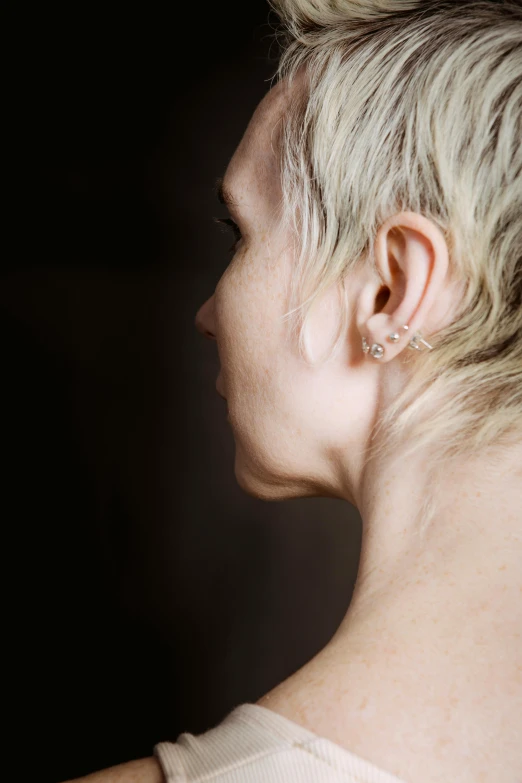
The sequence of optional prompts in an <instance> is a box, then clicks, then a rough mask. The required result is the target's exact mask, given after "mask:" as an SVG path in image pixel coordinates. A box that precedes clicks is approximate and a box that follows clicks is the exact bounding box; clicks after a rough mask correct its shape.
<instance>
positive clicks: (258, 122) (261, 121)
mask: <svg viewBox="0 0 522 783" xmlns="http://www.w3.org/2000/svg"><path fill="white" fill-rule="evenodd" d="M287 103H288V87H287V86H286V85H285V84H284V82H280V83H279V84H277V85H276V86H275V87H273V88H272V89H271V90H270V92H269V93H268V94H267V95H266V96H265V97H264V98H263V100H262V101H261V103H260V104H259V105H258V107H257V108H256V110H255V112H254V114H253V116H252V119H251V120H250V122H249V124H248V127H247V129H246V131H245V134H244V136H243V138H242V139H241V142H240V144H239V146H238V147H237V149H236V151H235V153H234V155H233V157H232V160H231V161H230V163H229V165H228V168H227V171H226V174H225V177H224V186H225V188H226V190H227V191H229V192H231V194H232V195H233V197H234V200H235V201H236V203H237V204H238V206H239V207H241V206H242V205H245V204H247V205H248V202H249V200H250V198H249V197H254V198H259V197H260V196H264V197H265V198H267V197H269V196H272V197H274V196H276V195H277V193H279V192H280V186H279V139H280V130H281V125H282V119H283V114H284V110H285V107H286V106H287Z"/></svg>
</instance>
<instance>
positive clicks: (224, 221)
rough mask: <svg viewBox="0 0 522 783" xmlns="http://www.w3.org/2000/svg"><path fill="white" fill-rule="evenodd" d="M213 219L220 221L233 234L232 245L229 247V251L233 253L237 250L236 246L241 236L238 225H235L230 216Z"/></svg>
mask: <svg viewBox="0 0 522 783" xmlns="http://www.w3.org/2000/svg"><path fill="white" fill-rule="evenodd" d="M214 220H215V221H216V223H221V224H222V225H223V226H226V227H227V228H228V229H229V230H230V231H232V233H233V234H234V237H235V242H234V244H233V245H232V247H229V252H230V253H235V252H236V250H237V246H238V244H239V242H240V240H241V238H242V237H241V231H240V230H239V226H238V225H237V223H236V222H235V220H232V218H214Z"/></svg>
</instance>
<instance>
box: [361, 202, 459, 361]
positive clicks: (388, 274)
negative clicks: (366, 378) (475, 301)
mask: <svg viewBox="0 0 522 783" xmlns="http://www.w3.org/2000/svg"><path fill="white" fill-rule="evenodd" d="M374 258H375V264H376V267H377V271H378V277H376V276H374V277H373V278H372V280H370V281H368V282H367V283H366V284H365V285H364V286H363V288H362V290H361V292H360V296H359V303H358V312H357V326H358V328H359V331H360V334H361V338H363V337H364V338H365V339H366V342H367V344H368V345H369V346H374V345H377V346H380V347H382V348H383V349H384V351H383V353H382V355H377V357H376V358H379V360H380V361H384V362H385V361H389V360H390V359H393V358H395V356H397V355H398V354H399V353H401V351H403V350H404V349H405V348H406V347H407V346H408V345H409V344H410V341H411V340H412V339H413V338H414V336H415V335H416V334H420V332H421V330H422V335H421V337H423V338H424V339H426V336H427V335H429V334H430V333H431V332H432V331H434V330H436V329H437V328H439V327H440V323H438V316H439V315H440V313H441V312H442V310H441V306H442V305H444V304H447V297H448V295H449V290H448V286H447V285H446V282H445V281H446V279H447V273H448V248H447V244H446V240H445V238H444V236H443V234H442V232H441V230H440V229H439V228H438V226H436V225H435V223H433V222H432V221H431V220H429V219H428V218H425V217H424V216H422V215H420V214H417V213H416V212H401V213H399V214H397V215H394V216H393V217H392V218H389V219H388V220H387V221H386V222H385V223H384V224H383V225H382V226H381V228H380V229H379V231H378V233H377V236H376V238H375V246H374ZM383 301H384V302H385V304H384V305H382V302H383ZM405 326H407V327H408V329H407V330H406V329H404V327H405ZM397 335H398V336H399V338H398V339H397ZM392 336H394V337H393V339H392ZM421 348H422V346H421ZM380 353H381V351H380V349H379V350H378V351H377V354H380Z"/></svg>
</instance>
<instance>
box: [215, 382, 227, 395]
mask: <svg viewBox="0 0 522 783" xmlns="http://www.w3.org/2000/svg"><path fill="white" fill-rule="evenodd" d="M218 381H219V379H218ZM218 381H216V391H217V393H218V394H219V396H220V397H221V398H222V399H223V400H226V397H225V395H224V394H222V393H221V391H220V389H219V386H218Z"/></svg>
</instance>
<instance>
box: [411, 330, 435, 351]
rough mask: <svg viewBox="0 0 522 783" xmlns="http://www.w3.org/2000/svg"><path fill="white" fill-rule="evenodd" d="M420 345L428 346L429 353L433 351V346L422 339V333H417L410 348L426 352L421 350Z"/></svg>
mask: <svg viewBox="0 0 522 783" xmlns="http://www.w3.org/2000/svg"><path fill="white" fill-rule="evenodd" d="M419 343H423V345H425V346H426V348H427V349H428V350H429V351H432V350H433V346H432V345H430V344H429V343H427V342H426V340H425V339H424V338H423V337H422V335H421V333H420V332H416V333H415V335H414V336H413V339H411V340H410V344H409V346H408V348H415V350H416V351H421V352H422V351H424V348H421V347H420V345H419Z"/></svg>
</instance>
